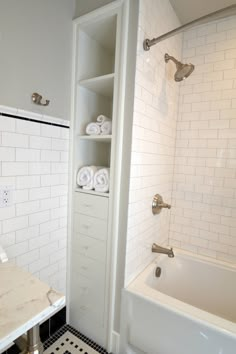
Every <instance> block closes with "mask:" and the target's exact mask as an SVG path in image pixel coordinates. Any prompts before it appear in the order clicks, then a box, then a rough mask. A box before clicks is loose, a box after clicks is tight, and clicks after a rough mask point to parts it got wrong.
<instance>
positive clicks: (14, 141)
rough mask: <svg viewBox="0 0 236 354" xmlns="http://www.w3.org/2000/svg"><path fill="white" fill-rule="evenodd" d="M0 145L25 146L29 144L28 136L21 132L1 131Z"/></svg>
mask: <svg viewBox="0 0 236 354" xmlns="http://www.w3.org/2000/svg"><path fill="white" fill-rule="evenodd" d="M2 145H3V146H11V147H24V148H27V147H28V145H29V137H28V136H27V135H23V134H16V133H9V132H3V133H2Z"/></svg>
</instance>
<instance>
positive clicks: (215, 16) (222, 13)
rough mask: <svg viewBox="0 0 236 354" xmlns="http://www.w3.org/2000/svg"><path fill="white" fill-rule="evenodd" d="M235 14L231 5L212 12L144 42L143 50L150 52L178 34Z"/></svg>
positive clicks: (235, 8)
mask: <svg viewBox="0 0 236 354" xmlns="http://www.w3.org/2000/svg"><path fill="white" fill-rule="evenodd" d="M235 14H236V5H231V6H228V7H225V8H223V9H220V10H217V11H214V12H211V13H209V14H207V15H205V16H202V17H199V18H197V19H196V20H193V21H191V22H188V23H186V24H185V25H183V26H180V27H177V28H175V29H173V30H172V31H169V32H167V33H165V34H163V35H161V36H159V37H157V38H153V39H145V40H144V42H143V49H144V50H146V51H148V50H150V48H151V47H152V46H153V45H155V44H157V43H159V42H161V41H163V40H164V39H167V38H170V37H172V36H174V35H176V34H179V33H181V32H183V31H185V30H187V29H189V28H192V27H193V26H197V25H201V24H204V23H207V22H209V21H215V20H220V19H222V18H225V17H229V16H233V15H235Z"/></svg>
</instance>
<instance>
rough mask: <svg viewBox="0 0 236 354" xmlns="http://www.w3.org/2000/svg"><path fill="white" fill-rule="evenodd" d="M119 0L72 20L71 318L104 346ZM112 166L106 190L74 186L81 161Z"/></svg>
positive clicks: (118, 118) (116, 106) (114, 162)
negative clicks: (104, 123) (97, 131)
mask: <svg viewBox="0 0 236 354" xmlns="http://www.w3.org/2000/svg"><path fill="white" fill-rule="evenodd" d="M122 9H123V4H122V1H117V2H115V3H114V4H112V5H108V6H105V7H104V8H101V9H99V10H97V11H94V12H92V13H90V14H89V15H85V16H83V17H80V18H78V19H76V20H75V21H74V68H73V88H72V91H73V92H72V95H73V100H72V119H73V143H72V175H73V180H72V182H71V186H72V187H71V189H72V192H71V229H70V242H69V248H70V250H69V272H70V276H69V282H68V283H69V291H68V292H69V299H68V304H69V305H68V308H69V318H68V322H69V323H70V324H71V325H72V326H73V327H75V328H76V329H77V330H79V331H81V332H82V333H83V334H85V335H86V336H88V337H89V338H91V339H92V340H94V341H96V342H97V343H98V344H100V345H102V346H105V347H107V337H108V334H107V332H108V323H109V306H110V299H109V296H110V282H111V281H110V280H111V279H110V277H111V274H110V269H111V260H112V258H111V252H112V244H113V237H114V236H113V227H114V224H113V222H114V218H113V215H114V201H115V200H116V198H117V197H116V193H118V187H117V181H118V178H117V175H116V173H115V171H118V169H117V162H119V163H120V159H121V158H120V157H119V155H118V153H117V150H118V149H117V147H118V146H119V145H120V144H122V143H121V141H120V142H119V141H118V138H117V137H118V131H119V125H120V124H121V122H122V119H123V118H121V116H120V113H119V111H120V108H119V106H120V97H119V86H120V80H121V77H122V75H121V68H120V58H121V55H122V52H121V49H120V44H121V43H120V41H121V34H122V28H121V23H122ZM101 114H102V115H106V116H107V117H109V118H111V119H112V134H110V135H86V126H87V124H88V123H90V122H95V121H96V118H97V117H98V115H101ZM87 165H95V166H105V167H110V190H109V193H98V192H95V191H94V190H84V189H81V188H79V187H78V186H77V184H76V175H77V171H78V170H79V168H80V167H82V166H87Z"/></svg>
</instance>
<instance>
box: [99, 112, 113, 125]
mask: <svg viewBox="0 0 236 354" xmlns="http://www.w3.org/2000/svg"><path fill="white" fill-rule="evenodd" d="M106 121H111V119H110V118H108V117H107V116H104V115H103V114H100V116H98V117H97V123H98V124H99V125H102V124H103V123H104V122H106Z"/></svg>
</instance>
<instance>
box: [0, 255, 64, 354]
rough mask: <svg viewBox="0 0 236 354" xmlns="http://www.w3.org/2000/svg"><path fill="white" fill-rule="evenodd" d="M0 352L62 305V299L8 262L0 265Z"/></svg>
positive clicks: (43, 284)
mask: <svg viewBox="0 0 236 354" xmlns="http://www.w3.org/2000/svg"><path fill="white" fill-rule="evenodd" d="M0 279H1V289H0V296H1V303H0V312H1V314H2V315H1V318H0V350H3V349H4V348H5V347H6V346H7V345H9V344H10V343H11V342H12V341H13V340H14V339H16V338H18V337H19V336H21V335H22V334H23V333H25V332H26V331H27V330H29V329H30V328H32V327H33V326H35V325H36V324H38V323H40V322H41V321H43V320H44V319H45V318H47V317H49V316H51V315H53V314H54V313H55V312H57V311H58V310H60V308H62V307H64V305H65V297H64V295H62V294H60V293H59V292H57V291H55V290H53V289H52V288H51V287H50V286H49V285H47V284H45V283H43V282H41V281H40V280H39V279H37V278H36V277H34V276H33V275H31V274H30V273H28V272H26V271H24V270H22V269H21V268H18V267H16V266H15V265H13V264H11V263H10V262H6V263H3V264H1V265H0Z"/></svg>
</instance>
